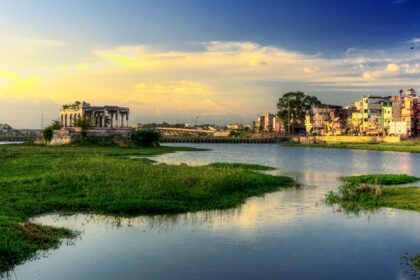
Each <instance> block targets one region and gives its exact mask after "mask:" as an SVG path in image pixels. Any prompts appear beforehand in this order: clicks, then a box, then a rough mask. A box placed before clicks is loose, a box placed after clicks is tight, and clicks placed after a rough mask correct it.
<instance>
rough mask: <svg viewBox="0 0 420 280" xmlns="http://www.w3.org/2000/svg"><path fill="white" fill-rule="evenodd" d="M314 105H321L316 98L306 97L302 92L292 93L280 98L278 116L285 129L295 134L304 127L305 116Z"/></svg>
mask: <svg viewBox="0 0 420 280" xmlns="http://www.w3.org/2000/svg"><path fill="white" fill-rule="evenodd" d="M314 105H321V102H320V101H319V100H318V98H316V97H315V96H309V95H305V94H304V93H303V92H302V91H291V92H288V93H285V94H284V95H283V97H280V98H279V102H278V103H277V109H278V113H277V114H278V116H279V117H280V119H281V121H282V123H283V127H284V128H285V129H287V131H288V132H289V133H293V132H294V130H295V129H296V128H301V127H304V125H305V115H306V113H307V112H308V111H309V110H311V108H312V106H314Z"/></svg>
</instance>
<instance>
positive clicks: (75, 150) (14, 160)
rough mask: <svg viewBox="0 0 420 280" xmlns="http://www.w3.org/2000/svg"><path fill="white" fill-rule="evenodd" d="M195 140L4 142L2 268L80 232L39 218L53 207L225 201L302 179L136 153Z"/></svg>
mask: <svg viewBox="0 0 420 280" xmlns="http://www.w3.org/2000/svg"><path fill="white" fill-rule="evenodd" d="M179 150H182V151H186V150H189V151H192V150H193V149H189V148H177V147H159V148H118V147H69V146H66V147H44V146H30V145H5V146H2V147H0V274H1V272H5V271H7V270H9V269H11V268H13V267H14V266H15V265H17V264H19V263H21V262H23V261H25V260H27V259H29V258H31V257H33V256H34V255H35V254H36V252H37V251H38V250H42V249H48V248H51V247H54V246H58V244H59V242H60V238H67V237H72V233H71V232H69V231H68V230H66V229H56V228H50V227H44V226H37V225H33V224H31V223H29V222H28V219H29V218H30V217H33V216H36V215H41V214H45V213H52V212H89V213H104V214H117V215H131V214H133V215H137V214H166V213H181V212H187V211H199V210H210V209H225V208H230V207H234V206H237V205H239V204H241V203H243V202H244V201H245V200H246V199H247V198H249V197H250V196H254V195H261V194H264V193H267V192H270V191H275V190H278V189H279V188H281V187H289V186H292V185H293V184H294V182H293V180H292V179H291V178H288V177H280V176H271V175H266V174H262V173H259V172H256V171H253V170H249V169H247V168H243V166H242V167H234V166H229V165H227V166H225V168H221V166H217V167H212V166H197V167H190V166H187V165H163V164H151V162H150V161H149V160H139V159H133V158H130V157H132V156H151V155H156V154H161V153H168V152H174V151H179Z"/></svg>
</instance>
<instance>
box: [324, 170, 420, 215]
mask: <svg viewBox="0 0 420 280" xmlns="http://www.w3.org/2000/svg"><path fill="white" fill-rule="evenodd" d="M342 180H343V184H342V185H341V186H340V187H339V188H338V192H332V191H331V192H329V193H327V195H326V202H327V203H329V204H339V205H340V206H341V207H342V208H343V209H344V210H346V211H349V212H352V211H355V212H357V211H360V210H364V209H375V208H379V207H389V208H396V209H407V210H414V211H420V187H409V186H396V185H401V184H409V183H414V182H417V181H419V180H420V178H418V177H415V176H409V175H404V174H402V175H395V174H373V175H362V176H350V177H344V178H342Z"/></svg>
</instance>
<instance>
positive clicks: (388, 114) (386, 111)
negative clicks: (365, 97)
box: [381, 100, 393, 135]
mask: <svg viewBox="0 0 420 280" xmlns="http://www.w3.org/2000/svg"><path fill="white" fill-rule="evenodd" d="M392 109H393V106H392V101H391V100H390V101H387V102H384V103H382V117H381V125H382V129H383V134H384V135H388V134H389V132H390V125H391V122H393V110H392Z"/></svg>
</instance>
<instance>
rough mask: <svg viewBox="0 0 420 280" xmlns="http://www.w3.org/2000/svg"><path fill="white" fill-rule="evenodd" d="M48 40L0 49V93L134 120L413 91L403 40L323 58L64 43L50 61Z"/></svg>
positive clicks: (419, 57) (413, 70) (253, 49)
mask: <svg viewBox="0 0 420 280" xmlns="http://www.w3.org/2000/svg"><path fill="white" fill-rule="evenodd" d="M54 42H55V41H51V42H50V41H48V40H47V41H46V42H44V41H43V40H35V41H32V44H35V45H36V44H38V47H37V48H38V51H37V52H33V50H28V52H22V49H19V48H18V50H17V52H13V50H12V49H10V48H9V49H8V51H9V52H3V51H2V50H4V49H2V46H0V54H3V56H4V57H5V59H3V57H2V62H3V61H6V63H5V65H6V67H4V69H7V70H3V72H0V94H6V93H7V94H11V95H15V96H26V97H28V98H34V97H43V98H48V99H51V100H53V101H54V102H55V103H57V104H60V103H68V102H71V101H73V100H86V101H90V102H91V103H93V104H119V105H126V106H130V107H131V108H132V110H133V112H135V113H133V114H132V115H133V117H136V118H138V119H139V120H140V121H142V122H147V121H153V119H154V118H157V117H159V118H161V119H164V118H165V117H166V118H173V117H174V116H176V117H177V118H178V116H180V117H183V118H185V119H188V118H193V117H194V118H195V116H197V115H200V116H208V119H214V120H216V119H217V120H220V119H223V118H228V116H231V117H232V116H235V118H238V119H248V120H250V119H252V118H253V117H254V115H256V114H258V113H261V112H264V111H270V110H271V111H273V110H275V100H276V99H277V98H278V97H279V96H280V95H281V94H282V93H283V92H286V91H289V90H296V89H299V90H304V91H306V92H308V93H309V94H319V96H321V97H322V96H323V95H322V94H324V96H325V95H326V94H328V97H329V98H336V99H337V100H344V101H342V102H350V101H352V100H354V99H356V98H358V97H359V96H360V95H361V94H366V93H367V92H372V93H378V92H386V93H387V92H388V93H389V92H394V91H395V89H399V88H401V86H404V85H407V87H414V88H416V87H420V81H419V79H418V77H416V74H418V73H420V66H419V65H420V54H419V53H416V52H412V51H410V50H407V48H406V45H405V46H402V47H401V48H399V49H390V50H362V49H349V50H347V51H346V52H345V53H343V54H341V55H337V56H335V57H326V56H323V55H322V54H319V53H316V54H307V53H302V52H297V51H292V50H287V49H283V48H280V47H277V46H270V45H261V44H258V43H255V42H222V41H212V42H206V43H202V44H200V45H198V48H196V49H194V50H193V51H185V50H182V49H170V50H162V49H160V48H158V47H154V46H145V45H121V46H115V47H109V48H98V49H91V50H89V51H88V52H86V53H85V52H81V53H82V55H80V56H79V57H77V58H76V59H72V60H69V59H68V57H66V59H62V60H61V57H62V56H66V54H67V53H66V51H64V49H63V50H62V51H60V52H59V54H63V55H62V56H61V55H60V56H57V57H58V58H57V59H53V58H50V57H49V56H48V54H49V53H50V52H51V49H53V50H54V49H61V48H66V45H65V44H64V45H62V44H60V42H55V43H54ZM3 48H4V47H3ZM65 50H67V49H65ZM6 54H7V56H6ZM39 55H42V56H41V57H38V56H39ZM9 56H10V57H14V58H15V59H16V58H18V59H19V63H15V62H14V61H16V60H13V59H9V58H8V57H9ZM44 57H45V58H47V60H45V59H41V58H44ZM51 57H53V56H51ZM35 58H37V59H35ZM48 59H50V60H48ZM7 66H9V67H7ZM325 102H333V101H331V100H325ZM168 121H171V119H168ZM227 121H234V119H226V122H227Z"/></svg>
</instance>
